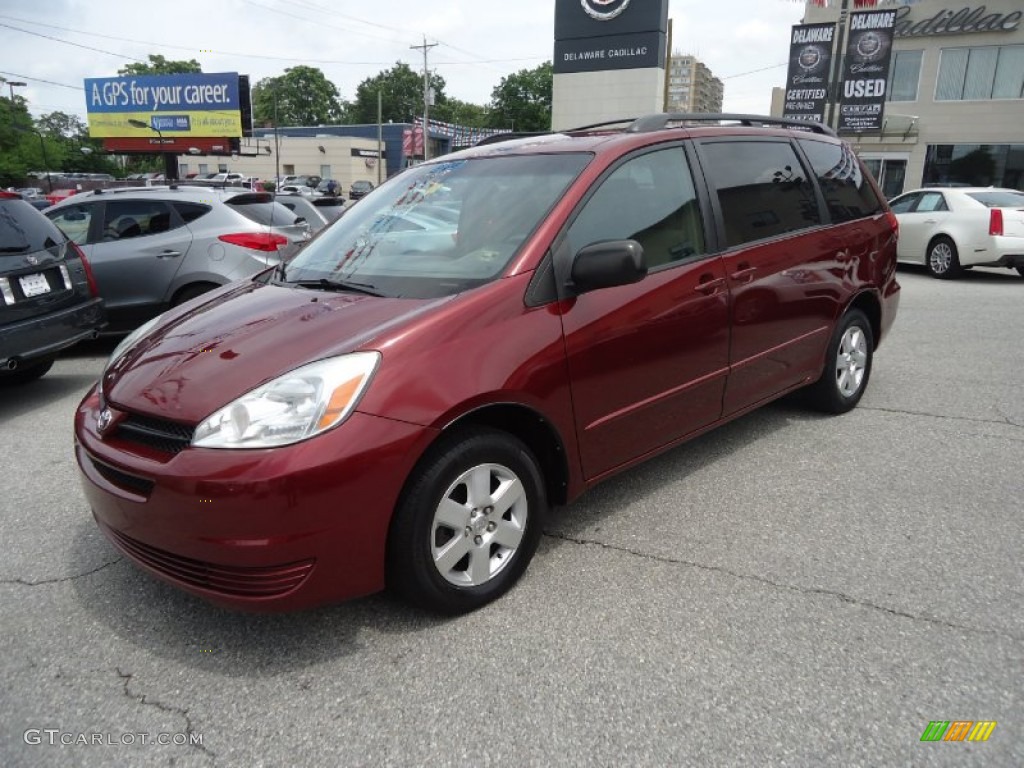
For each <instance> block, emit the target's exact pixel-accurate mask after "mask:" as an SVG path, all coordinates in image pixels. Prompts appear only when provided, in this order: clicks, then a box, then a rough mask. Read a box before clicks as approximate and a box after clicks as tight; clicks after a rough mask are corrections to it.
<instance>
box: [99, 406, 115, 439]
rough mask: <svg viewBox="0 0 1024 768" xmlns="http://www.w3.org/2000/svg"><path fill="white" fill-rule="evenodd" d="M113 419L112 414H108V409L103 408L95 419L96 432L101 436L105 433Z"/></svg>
mask: <svg viewBox="0 0 1024 768" xmlns="http://www.w3.org/2000/svg"><path fill="white" fill-rule="evenodd" d="M113 418H114V414H112V413H111V412H110V409H109V408H104V409H103V410H102V411H100V415H99V416H97V417H96V431H97V432H99V433H100V434H101V435H102V434H103V433H104V432H106V431H107V427H109V426H110V422H111V420H112V419H113Z"/></svg>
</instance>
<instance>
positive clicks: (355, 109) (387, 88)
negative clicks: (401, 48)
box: [347, 61, 448, 123]
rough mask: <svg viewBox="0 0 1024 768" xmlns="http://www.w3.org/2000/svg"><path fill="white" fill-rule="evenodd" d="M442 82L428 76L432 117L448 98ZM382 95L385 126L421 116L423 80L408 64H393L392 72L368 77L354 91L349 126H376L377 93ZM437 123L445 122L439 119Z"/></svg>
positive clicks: (438, 78)
mask: <svg viewBox="0 0 1024 768" xmlns="http://www.w3.org/2000/svg"><path fill="white" fill-rule="evenodd" d="M444 86H445V82H444V78H443V77H441V76H440V75H435V74H432V75H431V76H430V87H431V88H432V89H433V91H434V106H433V107H431V113H432V114H434V115H435V116H436V115H437V113H438V111H439V110H442V109H443V108H444V105H445V104H446V103H447V101H448V97H447V96H445V94H444ZM378 92H379V93H380V95H381V117H382V119H383V121H384V122H385V123H386V122H389V121H391V122H396V123H408V122H411V121H412V119H413V118H414V117H418V116H421V115H422V114H423V76H422V75H420V74H417V73H416V72H413V71H412V69H411V68H410V67H409V65H408V64H405V63H403V62H401V61H399V62H395V66H393V67H392V68H391V69H387V70H384V71H383V72H381V73H380V74H378V75H376V76H375V77H368V78H367V79H366V80H363V82H361V83H360V84H359V87H357V88H356V97H355V99H354V100H353V102H352V104H351V105H350V106H349V110H348V115H347V117H348V120H349V122H351V123H376V122H377V93H378ZM438 119H439V120H443V119H445V118H442V117H438Z"/></svg>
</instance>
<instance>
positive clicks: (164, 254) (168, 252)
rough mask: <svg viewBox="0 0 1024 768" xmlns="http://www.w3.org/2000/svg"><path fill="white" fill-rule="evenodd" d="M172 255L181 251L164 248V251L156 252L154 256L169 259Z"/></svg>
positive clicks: (176, 254)
mask: <svg viewBox="0 0 1024 768" xmlns="http://www.w3.org/2000/svg"><path fill="white" fill-rule="evenodd" d="M172 256H181V251H171V250H166V251H161V252H160V253H158V254H157V255H156V257H157V258H158V259H169V258H171V257H172Z"/></svg>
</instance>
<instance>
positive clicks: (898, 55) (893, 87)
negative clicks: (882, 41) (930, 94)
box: [886, 51, 923, 101]
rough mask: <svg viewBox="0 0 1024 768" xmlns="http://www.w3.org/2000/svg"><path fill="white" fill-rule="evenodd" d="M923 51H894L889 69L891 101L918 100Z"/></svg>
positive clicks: (888, 90)
mask: <svg viewBox="0 0 1024 768" xmlns="http://www.w3.org/2000/svg"><path fill="white" fill-rule="evenodd" d="M922 53H923V51H894V52H893V56H892V66H891V67H890V69H889V86H888V88H886V93H888V94H889V101H917V83H918V81H919V80H920V79H921V55H922Z"/></svg>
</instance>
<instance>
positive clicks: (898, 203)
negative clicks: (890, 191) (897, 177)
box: [889, 192, 921, 213]
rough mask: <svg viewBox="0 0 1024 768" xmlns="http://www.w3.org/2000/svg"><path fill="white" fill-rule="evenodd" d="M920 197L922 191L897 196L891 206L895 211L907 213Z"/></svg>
mask: <svg viewBox="0 0 1024 768" xmlns="http://www.w3.org/2000/svg"><path fill="white" fill-rule="evenodd" d="M920 197H921V193H920V192H914V193H912V194H909V195H903V197H897V198H896V199H895V200H893V201H892V203H891V204H890V206H889V207H890V208H892V212H893V213H907V212H909V211H910V209H911V208H913V207H914V203H916V202H917V201H918V198H920Z"/></svg>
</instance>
